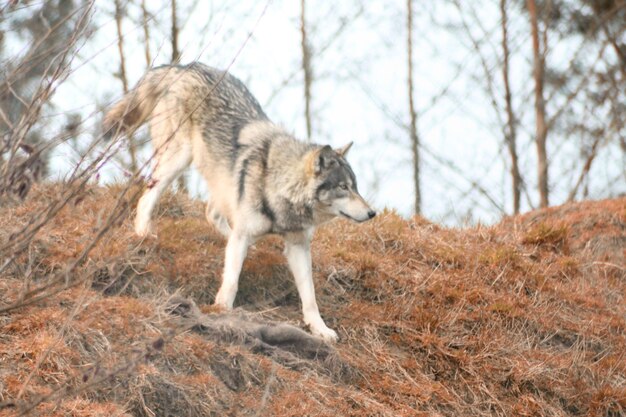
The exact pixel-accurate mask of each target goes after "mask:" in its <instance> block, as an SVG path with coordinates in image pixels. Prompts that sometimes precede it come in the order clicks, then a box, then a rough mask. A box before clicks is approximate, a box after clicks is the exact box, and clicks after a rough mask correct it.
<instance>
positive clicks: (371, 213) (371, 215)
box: [367, 210, 376, 219]
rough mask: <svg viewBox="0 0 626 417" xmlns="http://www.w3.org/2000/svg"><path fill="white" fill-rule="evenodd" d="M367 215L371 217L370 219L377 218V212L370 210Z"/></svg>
mask: <svg viewBox="0 0 626 417" xmlns="http://www.w3.org/2000/svg"><path fill="white" fill-rule="evenodd" d="M367 215H368V216H369V218H370V219H371V218H373V217H374V216H376V212H375V211H374V210H370V211H368V212H367Z"/></svg>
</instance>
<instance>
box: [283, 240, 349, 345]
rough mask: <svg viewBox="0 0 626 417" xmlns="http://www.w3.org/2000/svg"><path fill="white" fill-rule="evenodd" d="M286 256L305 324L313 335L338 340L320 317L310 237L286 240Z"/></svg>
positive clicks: (333, 340) (330, 340)
mask: <svg viewBox="0 0 626 417" xmlns="http://www.w3.org/2000/svg"><path fill="white" fill-rule="evenodd" d="M285 255H286V256H287V261H288V263H289V268H290V269H291V272H292V273H293V276H294V278H295V280H296V287H297V288H298V293H299V294H300V300H301V301H302V313H303V315H304V322H305V323H306V324H308V325H309V328H310V329H311V333H313V334H314V335H315V336H319V337H321V338H322V339H324V340H327V341H329V342H335V341H336V340H337V333H336V332H335V331H334V330H333V329H330V328H329V327H328V326H326V323H324V320H322V317H321V316H320V312H319V309H318V307H317V301H315V287H314V285H313V270H312V267H311V238H310V236H308V235H306V236H302V235H300V236H294V237H292V238H291V239H289V238H288V239H285Z"/></svg>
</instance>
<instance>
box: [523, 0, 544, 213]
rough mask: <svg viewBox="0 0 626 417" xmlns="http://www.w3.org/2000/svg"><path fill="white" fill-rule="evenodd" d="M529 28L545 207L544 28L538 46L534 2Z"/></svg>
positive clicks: (539, 181)
mask: <svg viewBox="0 0 626 417" xmlns="http://www.w3.org/2000/svg"><path fill="white" fill-rule="evenodd" d="M527 5H528V13H529V14H530V26H531V32H532V39H533V66H534V71H533V73H534V78H535V144H536V147H537V171H538V175H537V186H538V189H539V200H540V202H539V206H540V207H547V206H548V205H549V200H548V157H547V153H546V139H547V136H548V128H547V125H546V108H545V102H544V98H543V82H544V69H545V52H546V47H547V45H546V42H545V39H546V35H547V34H546V33H545V31H547V29H545V28H544V34H543V40H544V42H543V45H540V44H539V24H538V22H537V4H536V3H535V0H527Z"/></svg>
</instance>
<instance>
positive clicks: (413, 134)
mask: <svg viewBox="0 0 626 417" xmlns="http://www.w3.org/2000/svg"><path fill="white" fill-rule="evenodd" d="M407 63H408V73H409V77H408V90H409V91H408V93H409V114H410V117H411V124H410V130H409V135H410V139H411V151H412V154H413V182H414V185H415V200H414V210H415V214H421V212H422V207H421V206H422V193H421V190H420V157H419V136H418V134H417V113H416V111H415V103H414V101H413V3H412V0H407Z"/></svg>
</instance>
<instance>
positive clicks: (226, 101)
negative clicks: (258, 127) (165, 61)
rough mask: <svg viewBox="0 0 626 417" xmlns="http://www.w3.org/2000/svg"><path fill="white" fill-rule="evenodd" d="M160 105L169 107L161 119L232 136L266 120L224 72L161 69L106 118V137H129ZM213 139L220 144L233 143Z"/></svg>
mask: <svg viewBox="0 0 626 417" xmlns="http://www.w3.org/2000/svg"><path fill="white" fill-rule="evenodd" d="M160 100H165V101H167V103H168V104H167V105H166V107H167V108H168V111H166V112H164V115H163V117H164V118H174V119H177V120H176V123H182V122H184V121H185V120H187V119H189V120H190V121H191V123H194V124H196V125H198V126H200V127H201V128H208V127H210V128H211V129H213V130H214V131H215V132H221V133H228V134H234V135H235V136H237V133H236V132H238V131H239V130H240V129H241V128H242V127H243V126H245V125H246V124H248V123H249V122H251V121H254V120H259V119H261V120H266V119H267V116H266V115H265V113H264V112H263V110H262V109H261V106H260V105H259V103H258V102H257V100H256V99H255V98H254V96H253V95H252V94H251V93H250V92H249V91H248V89H247V88H246V87H245V85H244V84H243V83H242V82H241V81H240V80H238V79H237V78H235V77H233V76H232V75H230V74H228V73H227V72H224V71H221V70H217V69H215V68H211V67H208V66H206V65H203V64H200V63H198V62H194V63H191V64H189V65H184V66H178V65H165V66H162V67H158V68H154V69H152V70H150V71H149V72H148V73H147V74H146V75H145V76H144V77H143V78H142V79H141V80H140V81H139V83H138V84H137V86H136V87H135V88H134V89H133V90H132V91H130V92H128V93H127V94H126V95H125V96H124V97H123V98H122V99H121V100H120V101H119V102H118V103H116V104H115V105H114V106H113V107H112V108H111V109H110V110H109V111H108V112H107V114H106V115H105V117H104V121H103V129H104V132H105V137H109V138H110V137H115V136H118V135H122V134H128V133H132V132H133V131H134V130H135V129H137V128H138V127H139V126H141V125H142V124H143V123H145V122H146V121H147V120H148V118H150V116H151V114H152V112H153V111H154V109H155V107H156V106H157V105H158V104H159V101H160ZM178 119H180V120H178ZM217 136H218V137H217V139H218V140H220V139H221V141H223V144H230V143H232V140H235V141H236V140H237V138H236V137H235V138H231V137H228V138H226V137H220V136H219V135H217Z"/></svg>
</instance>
